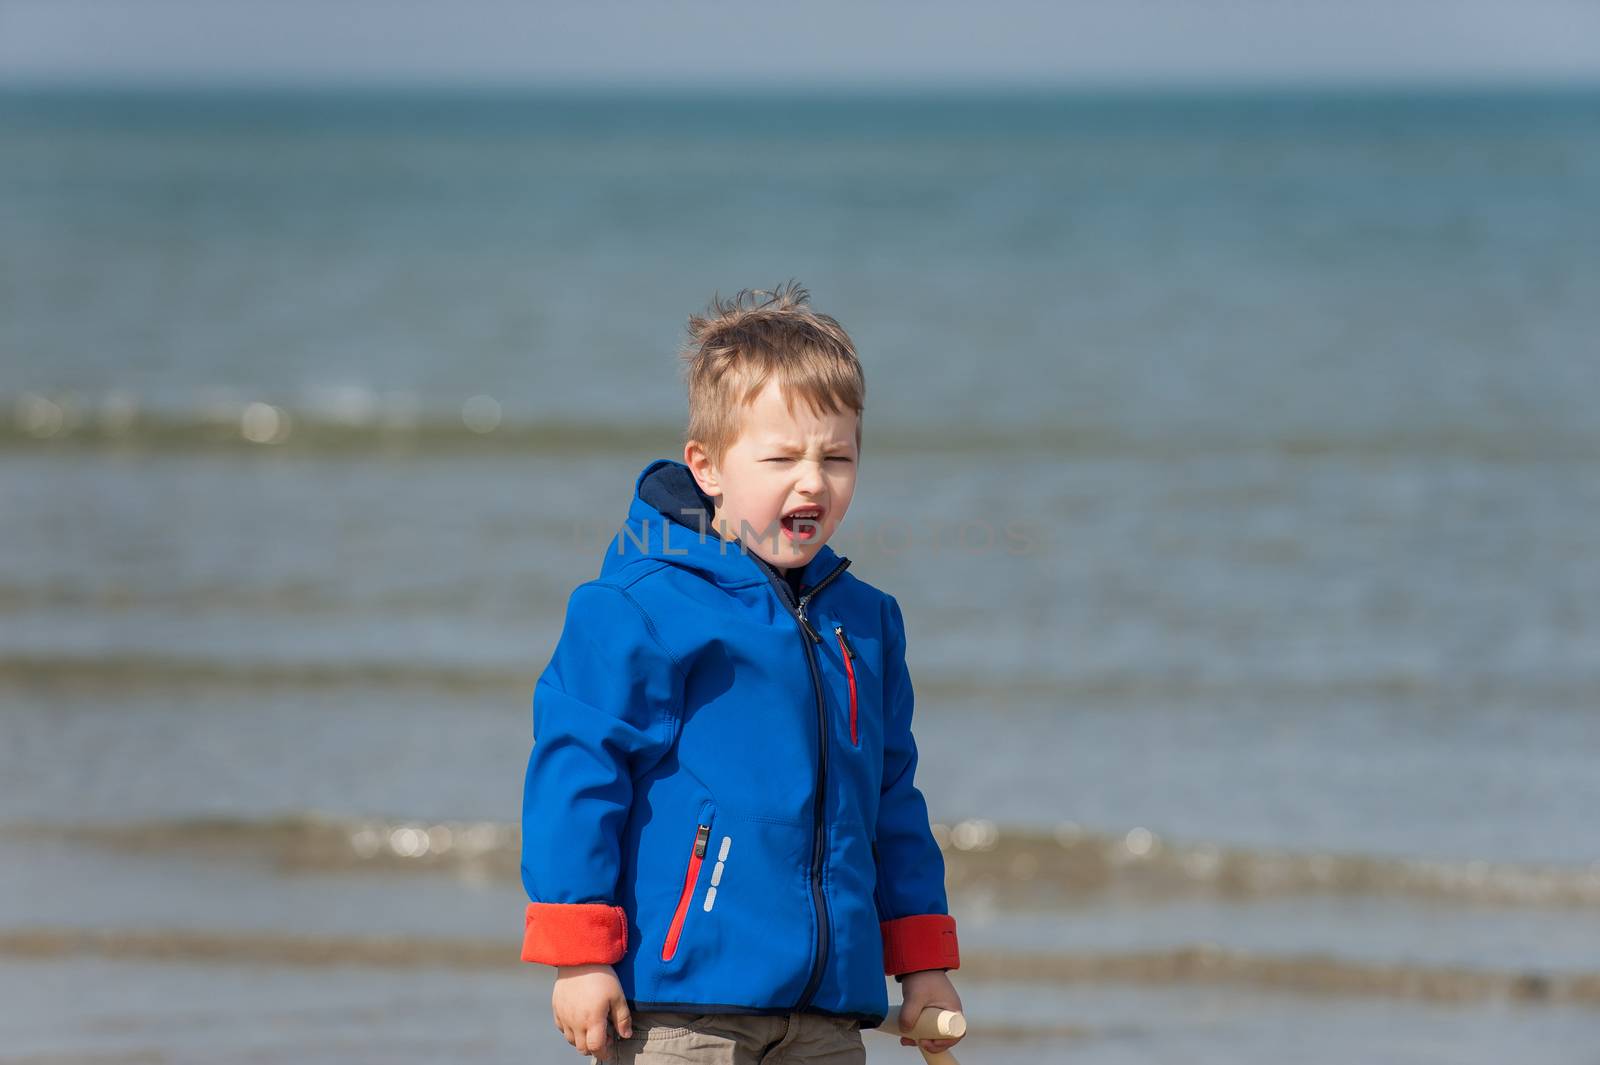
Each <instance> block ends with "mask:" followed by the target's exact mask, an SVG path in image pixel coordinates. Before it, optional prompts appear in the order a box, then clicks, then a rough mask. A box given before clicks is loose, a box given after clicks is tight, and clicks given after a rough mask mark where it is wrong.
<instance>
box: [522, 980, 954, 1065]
mask: <svg viewBox="0 0 1600 1065" xmlns="http://www.w3.org/2000/svg"><path fill="white" fill-rule="evenodd" d="M940 975H943V974H940ZM908 982H909V981H908ZM550 1010H551V1012H552V1013H554V1014H555V1018H556V1028H558V1029H559V1030H560V1031H561V1034H562V1035H563V1036H565V1037H566V1040H567V1042H569V1043H571V1044H572V1046H573V1049H575V1050H576V1051H577V1052H578V1053H580V1054H593V1055H594V1056H595V1057H597V1058H599V1059H600V1060H601V1061H610V1060H611V1037H610V1033H609V1032H607V1030H606V1022H607V1021H611V1022H612V1023H613V1024H615V1025H616V1029H617V1034H618V1035H620V1036H622V1037H623V1038H624V1039H626V1038H627V1037H628V1036H630V1035H632V1034H633V1015H632V1014H631V1013H630V1012H629V1011H628V1000H627V999H626V998H624V997H623V994H622V984H621V983H620V982H619V981H618V980H617V973H616V970H615V969H613V968H611V966H609V965H561V966H558V967H557V968H556V988H555V990H554V991H553V992H551V995H550Z"/></svg>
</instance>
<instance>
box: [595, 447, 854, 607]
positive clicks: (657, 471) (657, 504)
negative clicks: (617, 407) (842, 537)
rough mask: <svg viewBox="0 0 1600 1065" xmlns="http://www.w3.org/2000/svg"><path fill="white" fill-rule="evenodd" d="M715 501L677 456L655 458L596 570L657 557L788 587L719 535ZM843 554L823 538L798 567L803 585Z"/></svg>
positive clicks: (726, 580)
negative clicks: (715, 516)
mask: <svg viewBox="0 0 1600 1065" xmlns="http://www.w3.org/2000/svg"><path fill="white" fill-rule="evenodd" d="M714 509H715V503H714V501H713V500H712V499H711V497H710V496H708V495H706V494H705V493H704V492H703V491H701V490H700V485H699V484H698V483H697V482H696V481H695V479H694V474H693V473H692V472H690V470H689V467H688V466H686V465H685V464H683V463H682V462H677V461H675V460H673V459H656V460H655V461H654V462H651V463H650V464H649V465H648V466H646V467H645V468H644V470H643V471H642V472H641V473H640V474H639V477H638V479H637V480H636V481H635V482H634V487H633V501H632V502H631V503H630V504H629V506H628V516H627V519H626V520H625V521H624V522H623V526H622V528H621V529H619V530H617V534H616V535H615V536H614V537H613V538H612V539H611V540H610V541H608V542H607V544H606V557H605V561H604V562H603V563H602V564H601V567H600V575H601V576H602V577H606V576H610V575H612V574H613V573H615V572H616V571H618V570H620V569H621V568H622V567H623V566H626V565H628V564H630V563H633V562H637V561H640V560H646V559H650V560H656V561H660V562H665V563H668V564H670V565H673V566H679V567H681V568H683V569H689V570H694V571H696V572H698V573H700V574H701V575H702V576H704V577H705V578H706V579H707V580H710V581H713V582H715V583H717V584H723V585H730V584H749V583H750V582H752V581H755V580H760V579H766V580H769V581H772V582H773V583H775V584H776V585H778V586H779V588H780V589H781V590H780V594H783V593H784V592H786V591H787V590H788V582H787V581H785V580H784V577H783V574H781V573H780V572H779V571H778V570H777V569H775V568H774V567H773V566H772V565H770V564H769V563H768V562H767V561H766V560H765V559H763V558H761V557H760V556H759V555H757V554H756V553H755V552H754V551H751V550H749V549H747V548H746V547H745V545H744V544H743V543H741V542H740V540H739V539H738V537H734V538H733V539H730V540H724V539H723V538H722V537H721V536H719V535H718V534H717V532H716V530H715V529H714V528H713V526H712V521H711V518H712V514H713V512H714ZM842 561H843V558H842V557H841V556H840V555H839V554H838V553H836V552H835V551H834V550H833V549H832V548H831V547H829V546H828V545H827V544H823V545H822V546H821V547H820V548H818V549H817V553H816V554H815V555H813V556H812V557H811V561H810V562H808V563H807V564H806V565H805V567H804V568H803V572H802V574H801V576H800V582H801V586H802V587H810V586H811V585H813V584H816V583H817V582H818V581H820V580H821V579H822V578H823V577H826V576H827V575H828V574H829V573H831V572H832V571H833V570H834V568H835V567H837V566H838V565H839V564H840V563H841V562H842Z"/></svg>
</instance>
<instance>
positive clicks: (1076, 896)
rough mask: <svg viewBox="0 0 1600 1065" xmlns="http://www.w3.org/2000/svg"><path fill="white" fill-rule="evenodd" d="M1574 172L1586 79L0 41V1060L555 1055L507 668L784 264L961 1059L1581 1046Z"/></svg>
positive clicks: (1580, 342)
mask: <svg viewBox="0 0 1600 1065" xmlns="http://www.w3.org/2000/svg"><path fill="white" fill-rule="evenodd" d="M1597 193H1600V94H1595V93H1585V92H1576V91H1572V92H1533V91H1528V92H1501V93H1489V92H1465V91H1462V92H1449V91H1439V92H1429V93H1418V92H1413V93H1397V92H1367V93H1355V92H1347V93H1327V92H1312V91H1305V92H1296V93H1285V92H1275V93H1245V92H1223V91H1217V92H1212V93H1207V94H1201V95H1196V94H1182V95H1180V94H1162V93H1158V92H1140V93H1122V94H1103V93H1102V94H1094V93H1087V92H1082V93H1075V94H1022V93H990V94H981V93H967V94H958V93H948V94H944V95H910V94H902V95H894V94H886V93H883V94H875V95H859V94H857V95H827V94H818V93H811V94H799V95H795V94H788V95H784V94H772V93H746V94H722V95H697V94H691V93H677V94H669V95H654V96H650V97H640V96H632V95H626V94H606V93H601V92H591V93H584V94H578V93H551V92H546V93H523V94H494V93H467V92H461V93H453V94H429V93H423V92H410V93H400V92H377V91H374V92H364V93H357V92H342V93H340V92H331V91H323V92H300V93H264V94H263V93H256V94H252V93H243V92H234V93H222V92H207V93H199V92H178V91H171V92H166V91H144V92H118V93H104V92H98V93H97V92H65V91H53V92H42V91H40V92H28V91H22V90H11V91H7V92H6V93H5V94H4V95H0V365H3V367H4V369H3V376H0V543H3V545H4V550H3V551H0V735H3V736H4V742H3V743H0V841H3V846H4V853H5V859H4V861H0V995H3V996H4V997H5V999H6V1000H7V1002H8V1004H9V1006H10V1007H14V1008H6V1009H0V1018H3V1019H0V1047H3V1048H4V1049H0V1060H6V1061H11V1060H23V1059H26V1060H29V1061H45V1060H48V1061H56V1060H95V1061H101V1060H105V1061H263V1062H266V1061H272V1062H276V1061H290V1060H293V1061H297V1062H320V1061H329V1062H333V1061H354V1060H378V1059H380V1058H381V1059H382V1060H385V1061H390V1062H394V1061H436V1060H461V1061H482V1062H488V1061H507V1062H510V1061H528V1060H534V1061H552V1062H555V1061H563V1060H574V1058H575V1055H573V1053H572V1051H571V1050H570V1048H568V1047H567V1046H566V1044H565V1043H564V1042H562V1041H561V1039H560V1037H559V1035H558V1034H557V1033H556V1032H555V1031H554V1029H553V1027H552V1025H551V1023H550V1014H549V999H548V990H549V976H550V972H549V970H546V969H543V968H542V967H532V966H524V965H521V963H519V962H517V961H515V954H516V950H517V946H518V943H519V942H520V936H521V925H522V923H521V910H522V904H523V901H524V900H523V897H522V894H521V888H520V885H519V883H518V881H517V877H516V872H515V869H516V859H515V854H516V827H515V820H516V818H517V816H518V813H519V802H520V797H521V785H522V772H523V767H524V762H525V759H526V756H527V744H528V742H529V739H530V735H531V733H530V715H529V699H530V697H531V693H532V686H533V682H534V679H535V678H536V676H537V675H538V673H539V671H540V670H541V669H542V668H543V666H544V664H545V662H546V661H547V660H548V657H549V653H550V650H551V648H552V647H553V644H554V640H555V637H556V635H557V633H558V631H559V625H560V622H561V615H562V609H563V607H564V603H565V598H566V595H567V593H568V591H569V590H570V589H571V587H572V586H573V585H575V584H576V583H578V582H580V581H582V580H585V579H587V578H588V577H590V576H592V575H593V574H594V573H595V572H596V571H597V570H598V567H599V561H600V557H601V553H602V551H603V550H604V548H605V541H606V538H607V537H608V536H609V535H610V533H611V532H612V531H613V530H614V529H615V527H616V525H617V524H618V523H619V522H620V520H621V518H622V516H623V514H624V511H625V509H626V506H627V503H628V499H629V496H630V493H631V489H632V484H633V478H634V477H635V476H636V474H637V473H638V471H639V470H640V469H641V468H642V467H643V466H644V465H645V464H646V463H647V462H648V461H649V460H651V459H653V458H655V457H658V456H664V455H674V454H677V453H678V452H679V450H680V447H679V438H678V432H679V426H680V424H681V421H682V418H683V408H684V401H683V397H682V391H681V386H680V383H679V379H678V376H677V374H678V369H677V365H676V361H675V350H676V347H677V344H678V342H679V340H680V338H681V336H682V329H683V324H684V320H685V318H686V317H687V315H688V314H689V313H691V312H693V311H697V310H699V309H701V308H702V307H703V306H704V305H705V303H706V301H707V299H708V298H709V297H710V296H711V295H712V293H713V292H714V291H720V292H721V293H722V294H724V295H728V294H730V293H732V292H733V291H734V290H736V289H738V288H741V287H769V288H770V287H772V286H773V285H775V284H776V283H778V282H779V281H782V280H784V279H787V278H790V277H794V278H798V279H799V280H801V281H802V282H803V283H805V284H807V285H808V286H809V287H810V289H811V291H812V294H813V301H814V303H815V304H816V305H817V306H818V308H819V309H821V310H824V311H826V312H828V313H831V314H833V315H835V316H836V317H838V318H839V319H840V320H841V321H842V322H843V323H844V325H845V326H846V328H848V329H849V330H850V331H851V333H852V334H853V336H854V338H855V340H856V341H857V344H858V346H859V348H860V351H861V354H862V358H863V361H864V363H865V365H866V368H867V378H868V413H867V418H866V431H865V438H866V443H865V456H864V461H863V465H862V470H861V474H862V478H863V479H862V483H861V486H860V490H859V491H858V494H857V497H856V502H855V504H854V506H853V507H852V509H851V513H850V516H849V518H848V519H847V521H846V527H845V528H844V529H843V530H842V531H841V533H840V536H839V538H838V539H837V540H836V541H835V547H836V548H838V549H839V550H840V551H841V552H842V553H844V554H846V555H848V556H850V557H851V558H852V559H853V560H854V572H856V573H857V574H859V575H860V576H861V577H863V578H864V579H866V580H869V581H871V582H872V583H874V584H877V585H879V586H880V587H883V588H886V589H888V590H890V591H892V592H894V593H895V594H896V595H897V596H898V597H899V599H900V601H901V603H902V604H903V605H904V607H905V610H906V615H907V622H908V630H909V654H910V657H911V665H912V671H913V678H914V681H915V685H916V691H917V695H918V703H917V718H916V728H917V735H918V739H919V744H920V750H921V757H922V768H921V772H920V774H919V780H920V781H921V783H922V787H923V790H924V792H925V794H926V795H927V797H928V801H929V805H930V809H931V811H932V813H933V816H934V818H935V819H936V821H937V822H938V824H937V825H936V832H937V833H938V835H939V838H940V840H941V842H942V844H943V845H944V849H945V854H946V858H947V862H948V872H949V883H950V887H951V905H952V909H953V912H955V913H956V915H957V918H958V921H959V923H960V927H961V929H962V936H963V952H964V958H965V959H966V960H965V964H964V965H963V968H962V970H961V971H960V972H959V973H957V974H956V975H957V981H956V982H957V986H958V987H959V988H960V989H961V991H962V994H963V996H964V998H965V1000H966V1004H967V1007H968V1012H969V1015H970V1016H971V1018H972V1022H973V1029H974V1030H973V1035H971V1036H969V1037H968V1039H967V1040H966V1041H965V1042H964V1043H963V1050H962V1054H963V1056H964V1057H965V1058H966V1059H967V1060H969V1061H976V1062H1009V1061H1016V1062H1021V1061H1029V1062H1039V1061H1057V1060H1059V1061H1068V1060H1071V1061H1074V1062H1082V1063H1086V1065H1087V1063H1093V1065H1102V1063H1113V1062H1131V1061H1154V1060H1161V1061H1172V1060H1183V1061H1187V1062H1192V1063H1209V1062H1219V1063H1220V1062H1230V1063H1231V1062H1242V1061H1260V1062H1265V1061H1280V1060H1293V1061H1296V1062H1340V1063H1345V1062H1349V1061H1354V1060H1383V1061H1389V1062H1413V1061H1415V1062H1422V1061H1451V1062H1456V1063H1478V1062H1484V1063H1487V1062H1502V1061H1506V1060H1510V1059H1513V1058H1514V1059H1516V1060H1518V1061H1519V1062H1525V1063H1534V1062H1578V1061H1585V1062H1594V1061H1600V1052H1597V1051H1596V1050H1595V1047H1596V1046H1600V827H1597V825H1596V820H1595V815H1596V810H1600V769H1597V766H1600V718H1597V714H1596V711H1597V710H1600V606H1597V604H1600V546H1597V545H1600V540H1597V537H1596V529H1597V528H1600V472H1597V470H1600V466H1597V461H1596V460H1597V459H1600V358H1597V356H1600V351H1597V347H1596V339H1595V338H1596V335H1597V333H1600V255H1597V249H1600V194H1597ZM891 999H892V1000H895V1001H897V1000H898V996H897V995H896V994H894V993H893V992H892V993H891ZM867 1041H868V1045H869V1048H870V1049H871V1051H872V1059H873V1060H874V1061H904V1060H908V1059H907V1055H908V1054H911V1053H912V1052H911V1051H909V1050H907V1049H905V1048H902V1047H900V1046H899V1045H898V1043H897V1041H895V1040H893V1039H889V1038H887V1037H882V1036H869V1037H868V1040H867Z"/></svg>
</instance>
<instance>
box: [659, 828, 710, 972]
mask: <svg viewBox="0 0 1600 1065" xmlns="http://www.w3.org/2000/svg"><path fill="white" fill-rule="evenodd" d="M710 838H711V826H710V825H700V826H698V827H697V828H696V829H695V833H694V849H693V850H692V851H690V852H689V869H688V871H687V872H686V873H685V874H684V876H683V891H682V893H681V894H679V895H678V908H677V909H676V910H675V911H673V914H672V926H671V927H670V928H668V929H667V941H666V942H665V943H664V944H662V946H661V960H662V961H671V960H672V956H673V955H674V954H676V953H677V952H678V937H679V936H680V935H681V934H682V933H683V922H684V919H685V918H686V917H688V916H689V900H690V899H691V898H693V897H694V886H695V884H697V883H699V881H700V863H701V862H702V861H704V860H705V856H706V841H707V840H708V839H710Z"/></svg>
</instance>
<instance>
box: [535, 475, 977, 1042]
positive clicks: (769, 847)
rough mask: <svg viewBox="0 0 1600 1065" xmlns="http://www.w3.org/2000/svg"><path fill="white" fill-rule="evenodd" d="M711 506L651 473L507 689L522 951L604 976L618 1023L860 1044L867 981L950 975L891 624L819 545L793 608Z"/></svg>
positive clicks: (953, 955)
mask: <svg viewBox="0 0 1600 1065" xmlns="http://www.w3.org/2000/svg"><path fill="white" fill-rule="evenodd" d="M711 512H712V503H711V500H710V499H708V498H707V497H706V496H705V495H704V493H702V492H701V491H700V488H699V486H698V485H697V484H696V483H695V481H694V478H693V476H692V475H691V474H690V472H689V468H688V467H687V466H685V465H684V464H683V463H681V462H674V461H672V460H669V459H661V460H657V461H655V462H652V463H651V464H650V465H648V466H646V467H645V469H644V471H643V472H642V473H641V474H640V475H639V478H638V481H637V482H636V484H635V486H634V498H633V501H632V503H631V505H630V507H629V510H628V517H627V520H626V522H625V524H624V525H623V527H622V528H621V529H620V530H619V532H618V533H617V535H616V537H615V538H613V540H612V541H611V542H610V544H609V545H608V547H607V553H606V556H605V561H604V563H603V564H602V566H601V568H600V575H599V577H598V578H596V579H595V580H591V581H588V582H587V583H585V584H582V585H580V586H579V587H578V588H577V589H576V590H575V591H573V593H572V596H571V598H570V600H569V601H568V604H567V614H566V621H565V625H564V627H563V630H562V633H561V639H560V642H559V643H558V644H557V646H556V649H555V653H554V655H553V657H552V658H551V660H550V663H549V665H548V666H547V667H546V668H545V670H544V672H543V674H541V676H540V677H539V680H538V684H537V685H536V687H535V689H534V696H533V734H534V744H533V750H532V754H531V755H530V757H529V759H528V772H527V779H526V783H525V786H524V792H523V807H522V882H523V886H524V887H525V888H526V890H527V893H528V897H529V898H530V899H531V900H532V901H531V902H530V903H529V904H528V907H527V914H526V923H525V930H524V937H523V947H522V958H523V960H525V961H530V962H542V963H544V964H548V965H580V964H587V963H596V962H605V963H608V964H610V965H612V966H613V967H614V968H615V970H616V973H617V977H618V980H619V981H620V982H621V984H622V990H623V993H624V994H625V995H626V996H627V999H628V1002H629V1004H630V1006H631V1007H632V1008H633V1009H635V1010H649V1009H662V1010H688V1011H695V1012H705V1013H787V1012H789V1011H791V1010H804V1011H810V1012H816V1013H827V1014H833V1015H838V1016H844V1017H852V1018H856V1019H859V1020H860V1021H861V1022H862V1026H863V1027H867V1028H871V1027H876V1026H877V1025H879V1024H880V1023H882V1021H883V1018H884V1016H885V1014H886V1013H887V1012H888V1006H889V1003H888V994H887V989H886V986H885V979H884V977H885V974H892V975H895V976H896V977H898V976H900V975H903V974H904V973H907V972H912V971H916V970H919V969H954V968H957V967H958V966H959V964H960V960H959V950H958V945H957V941H956V929H955V921H954V919H953V918H952V917H951V916H950V915H949V911H948V908H947V904H946V898H945V888H944V859H943V856H942V855H941V854H940V851H939V847H938V844H937V843H936V842H935V841H934V839H933V835H932V833H931V832H930V830H929V824H928V810H927V804H926V802H925V801H924V799H923V796H922V794H921V792H920V791H918V789H917V788H916V786H915V785H914V784H913V783H912V778H913V774H914V772H915V769H916V765H917V748H916V744H915V742H914V741H913V740H912V735H911V712H912V690H911V681H910V677H909V676H908V674H907V672H906V664H905V629H904V623H903V621H902V619H901V615H900V607H899V604H897V603H896V602H895V600H894V598H893V597H892V596H890V595H887V594H885V593H883V592H880V591H878V590H877V589H876V588H874V587H872V586H871V585H869V584H867V583H866V582H865V581H862V580H859V579H858V578H856V577H855V576H854V575H852V574H851V573H849V572H848V571H847V568H848V567H849V565H850V560H849V559H847V558H844V557H842V556H840V555H838V554H836V553H835V552H834V551H833V550H832V549H831V548H829V547H828V546H827V545H826V544H824V545H823V546H822V547H821V548H820V549H819V550H818V551H817V553H816V555H815V556H814V557H813V558H812V560H811V561H810V562H809V563H808V564H807V565H806V566H805V567H804V570H803V572H802V573H800V574H799V575H798V581H797V583H798V584H799V586H800V594H799V596H798V598H797V597H796V595H795V593H794V590H793V589H792V587H791V584H790V582H789V581H787V580H786V579H785V578H784V576H783V575H782V574H780V573H778V572H777V571H776V570H774V569H772V568H771V567H770V566H769V565H768V564H767V563H766V562H765V561H763V560H762V559H761V558H759V557H758V556H757V555H755V554H754V553H747V552H746V551H744V550H743V547H742V545H741V544H740V543H739V542H738V541H737V540H732V541H723V540H722V539H720V538H719V537H718V536H717V535H716V533H715V532H713V531H711ZM701 530H705V531H704V532H703V533H702V532H701Z"/></svg>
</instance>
